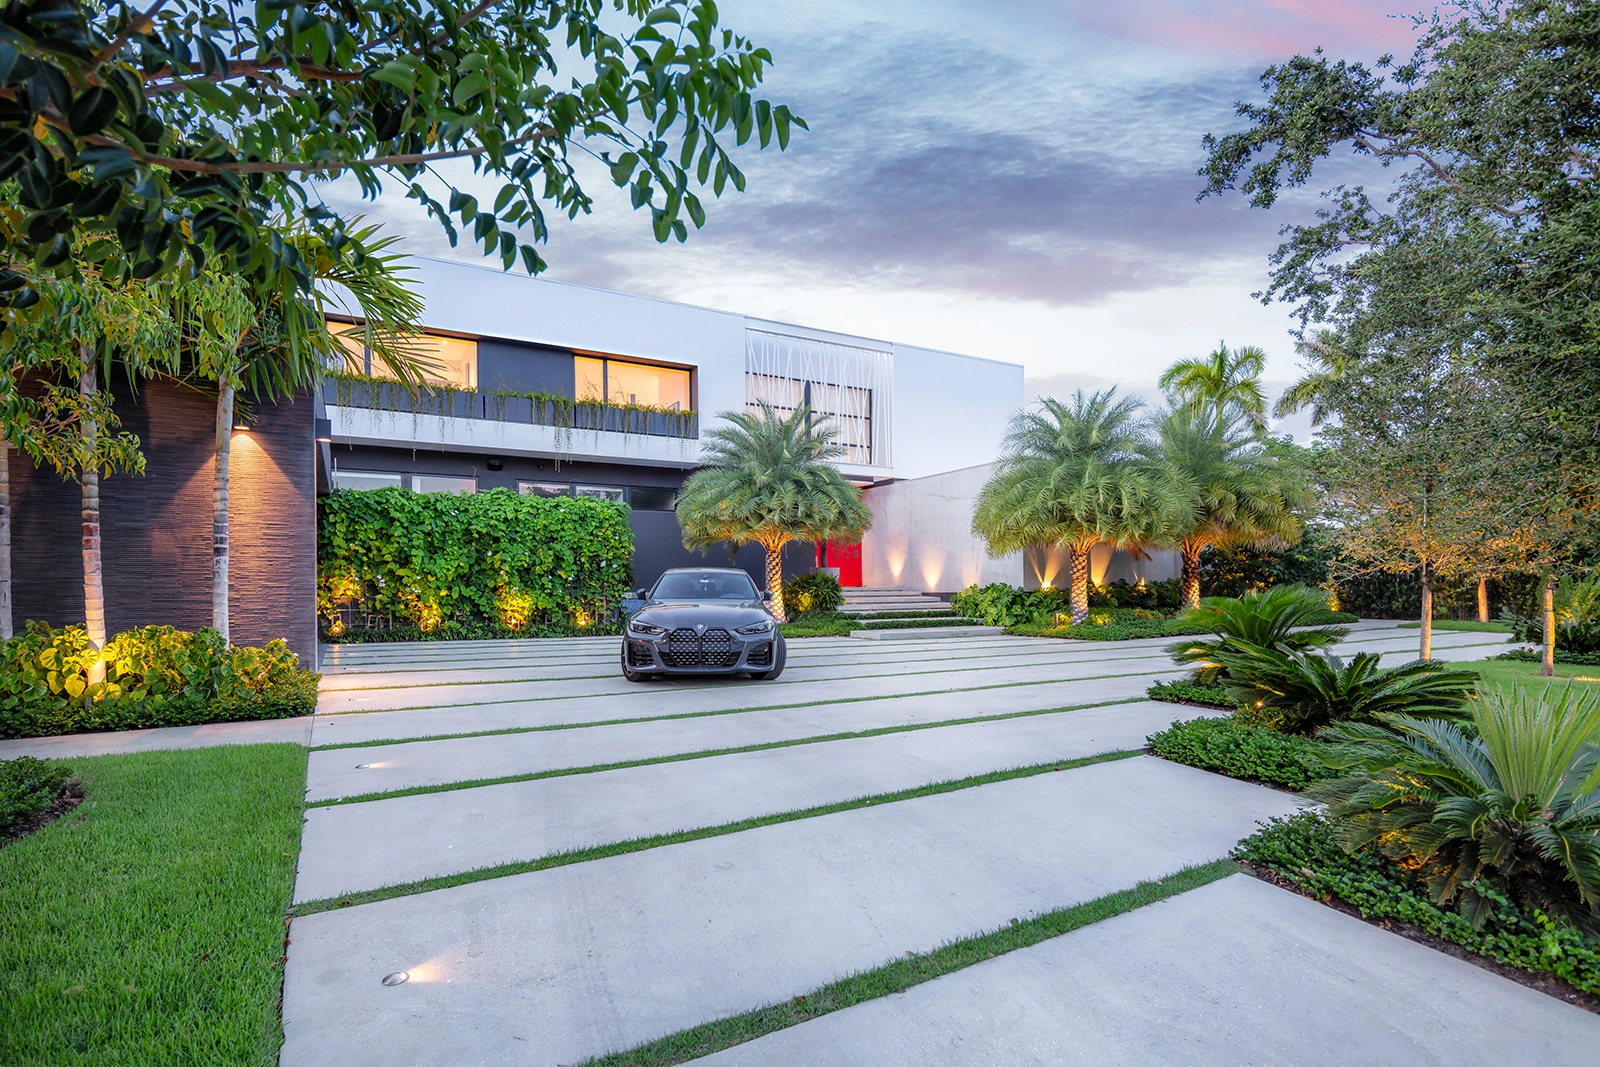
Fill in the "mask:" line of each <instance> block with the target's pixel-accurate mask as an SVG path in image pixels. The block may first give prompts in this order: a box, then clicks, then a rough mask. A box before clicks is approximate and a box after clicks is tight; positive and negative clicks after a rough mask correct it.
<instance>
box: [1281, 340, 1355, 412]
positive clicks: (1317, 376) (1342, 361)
mask: <svg viewBox="0 0 1600 1067" xmlns="http://www.w3.org/2000/svg"><path fill="white" fill-rule="evenodd" d="M1342 341H1343V339H1342V338H1341V337H1340V336H1339V335H1338V334H1337V333H1336V332H1334V331H1333V330H1319V331H1317V335H1316V336H1315V337H1309V338H1306V339H1304V340H1302V341H1299V342H1297V343H1296V344H1295V346H1294V347H1295V351H1296V352H1299V353H1300V355H1301V356H1302V357H1304V362H1303V363H1302V364H1301V366H1302V367H1303V368H1304V369H1305V372H1306V373H1305V376H1304V377H1302V378H1301V379H1300V380H1299V381H1297V382H1295V383H1294V384H1293V385H1291V386H1290V387H1289V388H1288V389H1286V390H1284V393H1283V395H1282V396H1280V397H1279V398H1278V403H1277V404H1276V405H1275V406H1274V407H1273V409H1272V414H1273V415H1274V416H1275V417H1277V418H1280V419H1281V418H1283V417H1284V416H1285V415H1293V414H1294V413H1295V412H1297V411H1303V410H1305V409H1306V408H1310V409H1311V425H1313V426H1321V425H1322V424H1323V422H1325V421H1326V420H1327V418H1328V416H1329V415H1332V414H1334V408H1335V405H1337V403H1338V397H1337V390H1338V388H1339V386H1340V384H1341V383H1342V382H1343V381H1344V379H1345V376H1346V375H1348V374H1349V373H1350V369H1351V367H1352V366H1353V365H1354V362H1355V361H1354V359H1353V358H1352V357H1351V355H1350V353H1349V352H1348V351H1346V350H1345V348H1344V345H1343V343H1342Z"/></svg>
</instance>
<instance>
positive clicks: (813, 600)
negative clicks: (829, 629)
mask: <svg viewBox="0 0 1600 1067" xmlns="http://www.w3.org/2000/svg"><path fill="white" fill-rule="evenodd" d="M843 605H844V589H843V587H841V586H840V585H839V579H837V578H835V577H834V576H833V575H831V574H824V573H822V572H821V571H812V572H811V573H810V574H800V575H796V576H795V577H793V578H790V579H789V580H788V581H787V582H784V583H783V606H784V607H785V608H787V609H788V610H789V611H793V612H795V613H796V614H798V615H804V614H806V613H808V612H812V611H826V612H834V611H838V610H839V608H840V607H842V606H843Z"/></svg>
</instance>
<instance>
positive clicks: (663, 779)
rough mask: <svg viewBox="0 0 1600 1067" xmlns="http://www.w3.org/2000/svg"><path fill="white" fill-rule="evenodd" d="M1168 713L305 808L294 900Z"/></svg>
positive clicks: (645, 832)
mask: <svg viewBox="0 0 1600 1067" xmlns="http://www.w3.org/2000/svg"><path fill="white" fill-rule="evenodd" d="M1174 707H1175V705H1171V704H1166V705H1162V704H1156V703H1154V702H1147V703H1142V704H1122V705H1116V706H1113V707H1109V708H1091V709H1085V710H1083V711H1070V712H1062V713H1060V714H1056V715H1045V716H1039V717H1036V718H1027V719H1006V720H1002V721H1000V722H989V723H970V724H967V725H963V726H944V727H939V728H936V729H932V730H917V731H914V732H912V733H905V734H886V735H883V736H879V737H870V738H859V739H854V740H848V741H825V742H820V743H818V744H812V745H800V746H796V747H793V748H779V749H768V750H766V751H761V752H744V753H738V754H735V755H728V756H713V757H708V758H705V759H698V760H688V761H685V762H682V763H664V764H655V765H652V766H645V767H629V768H625V769H618V770H614V771H606V772H603V773H596V774H580V775H570V776H565V777H560V778H545V779H539V780H535V781H530V782H516V783H508V784H505V785H497V786H487V787H484V788H481V789H461V790H452V791H450V792H445V793H428V794H423V795H419V796H409V797H394V798H391V799H388V800H377V801H369V802H366V803H360V804H341V805H338V806H334V807H322V808H312V809H310V810H309V811H308V812H307V813H306V825H305V832H304V836H303V837H302V845H301V861H300V867H299V872H298V874H297V876H296V879H295V901H296V902H300V901H305V900H317V899H320V898H323V897H332V896H338V895H342V894H346V893H354V892H359V891H361V890H364V889H377V888H380V887H382V886H387V885H398V884H401V883H405V882H412V881H417V880H420V879H423V878H434V877H438V876H441V875H447V874H455V873H457V872H459V871H469V870H473V869H476V868H482V867H492V866H495V865H497V864H501V863H514V862H519V861H525V860H531V859H536V858H538V857H541V856H547V855H552V854H554V853H558V852H564V851H569V850H572V849H580V848H589V847H592V846H595V845H602V844H609V843H612V842H616V841H627V840H631V839H633V838H639V837H649V836H652V835H655V834H665V833H672V832H674V831H677V830H688V829H694V828H697V827H704V826H720V825H723V824H725V823H730V822H737V821H738V820H741V819H748V818H753V817H755V816H759V815H772V814H777V813H779V812H784V811H794V810H796V809H799V808H807V807H815V806H817V805H822V804H832V803H837V802H840V801H846V800H853V799H855V798H857V797H862V796H867V795H871V794H875V793H889V792H896V791H898V790H902V789H911V788H915V787H917V786H921V785H926V784H928V783H930V782H939V781H948V780H950V779H955V778H964V777H967V776H970V775H976V774H987V773H989V772H991V771H1001V770H1007V769H1010V768H1013V767H1022V766H1028V765H1032V764H1038V763H1044V762H1047V761H1052V760H1071V759H1078V758H1081V757H1085V756H1093V755H1098V754H1100V753H1102V752H1113V751H1118V750H1127V749H1137V748H1141V747H1143V745H1144V739H1145V737H1146V735H1148V734H1150V733H1151V732H1153V731H1155V730H1159V729H1162V728H1164V727H1165V726H1167V724H1168V723H1170V722H1171V721H1172V719H1173V717H1174V716H1173V710H1174ZM1183 710H1185V711H1189V712H1192V713H1197V714H1205V713H1204V712H1202V711H1201V709H1199V708H1186V709H1183ZM1216 714H1222V713H1221V712H1218V713H1216ZM324 755H326V753H324Z"/></svg>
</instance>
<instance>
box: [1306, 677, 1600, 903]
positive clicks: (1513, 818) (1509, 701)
mask: <svg viewBox="0 0 1600 1067" xmlns="http://www.w3.org/2000/svg"><path fill="white" fill-rule="evenodd" d="M1469 710H1470V714H1471V719H1472V726H1473V729H1472V730H1467V729H1464V728H1463V727H1462V726H1461V725H1458V724H1456V723H1453V722H1448V721H1444V720H1440V719H1432V718H1420V717H1415V716H1386V717H1385V718H1384V721H1383V724H1382V725H1371V724H1368V725H1363V724H1349V725H1345V726H1337V727H1333V728H1331V729H1329V730H1328V731H1326V732H1325V733H1324V734H1323V736H1324V738H1325V739H1328V740H1330V741H1332V742H1333V743H1332V744H1331V745H1329V746H1327V747H1326V751H1325V754H1324V756H1323V759H1324V762H1326V763H1328V764H1329V765H1330V766H1332V767H1335V768H1338V769H1341V770H1343V771H1346V772H1349V773H1348V774H1347V776H1346V777H1343V778H1339V779H1336V780H1334V781H1331V782H1326V783H1323V784H1322V785H1320V786H1318V787H1316V788H1315V790H1314V791H1313V795H1314V796H1316V797H1317V798H1318V799H1321V800H1325V801H1328V802H1329V803H1330V807H1329V814H1330V816H1331V817H1332V818H1333V820H1334V826H1335V832H1336V833H1337V835H1338V837H1339V839H1340V841H1341V843H1342V844H1343V845H1344V846H1345V847H1346V848H1348V849H1351V850H1355V849H1358V848H1362V847H1367V846H1371V847H1375V848H1377V849H1378V850H1380V851H1381V852H1383V853H1384V854H1385V855H1387V856H1388V857H1390V858H1391V859H1394V860H1397V861H1399V862H1401V863H1403V864H1404V865H1405V866H1406V867H1408V868H1409V869H1411V870H1414V871H1417V872H1418V873H1419V875H1420V876H1421V877H1422V878H1423V880H1424V881H1425V883H1426V884H1427V887H1428V891H1429V892H1430V894H1431V895H1432V897H1433V899H1434V900H1435V901H1436V902H1437V903H1440V904H1447V903H1452V902H1454V903H1455V904H1456V906H1457V907H1458V908H1459V909H1460V911H1461V912H1462V914H1463V915H1465V916H1466V917H1467V918H1469V919H1470V920H1472V921H1473V922H1474V923H1475V924H1481V923H1482V922H1483V920H1484V919H1485V918H1486V917H1487V915H1488V914H1489V912H1490V911H1491V910H1492V908H1493V901H1492V900H1491V899H1489V898H1488V897H1487V896H1486V895H1485V894H1483V893H1481V892H1480V891H1479V890H1480V889H1482V888H1484V887H1490V886H1492V887H1494V888H1495V889H1497V890H1498V891H1499V892H1500V893H1503V894H1505V895H1506V896H1509V897H1510V898H1511V899H1512V900H1513V901H1516V902H1518V903H1522V904H1528V905H1533V906H1534V907H1537V908H1539V909H1541V910H1542V911H1544V912H1546V913H1547V914H1550V915H1553V916H1556V917H1558V918H1563V919H1566V920H1568V921H1570V922H1572V923H1574V924H1576V925H1577V926H1579V927H1580V928H1581V929H1584V930H1587V931H1589V932H1590V933H1591V934H1595V933H1597V932H1600V694H1595V693H1579V692H1576V691H1574V690H1573V689H1572V687H1571V686H1568V688H1567V689H1566V690H1564V691H1562V692H1561V693H1559V694H1554V693H1553V692H1552V691H1549V690H1544V691H1540V690H1535V691H1527V690H1522V689H1520V688H1516V689H1512V690H1511V691H1510V692H1507V691H1504V690H1498V689H1497V690H1495V691H1493V692H1487V693H1483V694H1482V695H1480V696H1477V697H1475V698H1474V699H1473V700H1471V702H1470V704H1469Z"/></svg>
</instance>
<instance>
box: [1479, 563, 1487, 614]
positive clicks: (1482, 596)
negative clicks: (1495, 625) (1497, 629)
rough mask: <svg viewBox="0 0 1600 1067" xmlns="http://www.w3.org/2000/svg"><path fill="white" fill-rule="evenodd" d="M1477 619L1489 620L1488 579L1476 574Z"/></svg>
mask: <svg viewBox="0 0 1600 1067" xmlns="http://www.w3.org/2000/svg"><path fill="white" fill-rule="evenodd" d="M1478 621H1479V622H1488V621H1489V579H1488V577H1487V576H1485V575H1482V574H1480V575H1478Z"/></svg>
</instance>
